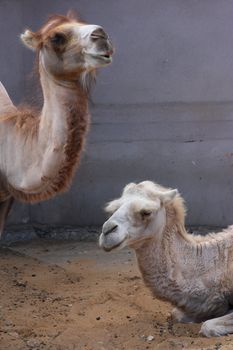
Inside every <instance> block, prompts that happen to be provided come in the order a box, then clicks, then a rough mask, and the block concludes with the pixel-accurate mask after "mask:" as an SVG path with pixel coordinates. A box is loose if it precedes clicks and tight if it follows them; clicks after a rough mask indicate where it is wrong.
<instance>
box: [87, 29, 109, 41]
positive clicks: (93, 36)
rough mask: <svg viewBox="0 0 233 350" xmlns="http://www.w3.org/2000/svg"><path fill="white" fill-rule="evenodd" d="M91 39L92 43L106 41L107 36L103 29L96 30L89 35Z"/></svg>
mask: <svg viewBox="0 0 233 350" xmlns="http://www.w3.org/2000/svg"><path fill="white" fill-rule="evenodd" d="M91 39H92V40H94V41H95V40H99V39H108V36H107V34H106V33H105V32H104V30H103V29H101V28H98V29H96V30H94V31H93V32H92V33H91Z"/></svg>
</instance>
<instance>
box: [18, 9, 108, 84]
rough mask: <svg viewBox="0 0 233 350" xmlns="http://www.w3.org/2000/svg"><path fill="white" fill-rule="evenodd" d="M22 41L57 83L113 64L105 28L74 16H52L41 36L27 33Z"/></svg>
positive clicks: (42, 28)
mask: <svg viewBox="0 0 233 350" xmlns="http://www.w3.org/2000/svg"><path fill="white" fill-rule="evenodd" d="M21 39H22V41H23V43H24V44H25V45H26V46H27V47H29V48H30V49H32V50H35V51H37V52H38V53H39V55H38V56H39V64H40V65H42V67H43V68H44V69H45V71H46V72H47V73H49V74H50V75H52V76H54V77H55V78H56V79H61V80H68V81H69V80H70V81H72V80H76V79H77V77H78V76H80V74H81V73H85V72H93V71H95V69H96V68H99V67H102V66H105V65H107V64H109V63H111V61H112V55H113V46H112V44H111V42H110V40H109V37H108V35H107V33H106V32H105V31H104V30H103V28H102V27H100V26H98V25H94V24H91V25H90V24H86V23H83V22H81V21H79V20H77V19H76V18H75V17H74V16H73V15H70V14H68V15H67V16H61V15H53V16H51V17H50V18H49V19H48V21H47V22H46V23H45V24H44V25H43V26H42V27H41V28H40V29H39V30H38V31H37V32H32V31H31V30H26V31H25V32H24V33H23V34H22V35H21Z"/></svg>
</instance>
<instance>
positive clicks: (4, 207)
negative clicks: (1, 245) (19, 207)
mask: <svg viewBox="0 0 233 350" xmlns="http://www.w3.org/2000/svg"><path fill="white" fill-rule="evenodd" d="M13 202H14V198H13V197H10V198H8V199H7V200H5V201H4V202H0V237H1V235H2V232H3V229H4V225H5V221H6V218H7V216H8V214H9V212H10V209H11V207H12V204H13Z"/></svg>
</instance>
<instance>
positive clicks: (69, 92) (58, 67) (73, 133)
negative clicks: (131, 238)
mask: <svg viewBox="0 0 233 350" xmlns="http://www.w3.org/2000/svg"><path fill="white" fill-rule="evenodd" d="M21 39H22V41H23V42H24V44H25V45H26V46H28V47H29V48H30V49H32V50H34V51H36V54H37V57H38V72H39V76H40V83H41V87H42V92H43V97H44V104H43V108H42V110H41V111H40V112H38V113H36V112H35V111H33V109H32V108H16V107H15V106H14V104H13V103H12V101H11V99H10V97H9V96H8V94H7V92H6V90H5V88H4V87H3V85H2V84H1V85H0V147H1V152H0V234H1V232H2V230H3V227H4V222H5V219H6V217H7V214H8V212H9V210H10V207H11V205H12V202H13V199H18V200H20V201H25V202H28V203H33V202H37V201H42V200H45V199H49V198H51V197H53V196H55V195H56V194H58V193H61V192H63V191H65V190H66V189H67V188H68V187H69V185H70V183H71V180H72V178H73V175H74V172H75V169H76V168H77V166H78V164H79V160H80V156H81V152H82V149H83V145H84V141H85V137H86V133H87V130H88V125H89V114H88V89H89V83H90V82H91V81H92V80H93V79H94V77H95V72H96V69H97V68H100V67H102V66H105V65H107V64H109V63H110V62H111V57H112V54H113V48H112V44H111V42H110V40H109V38H108V35H107V34H106V33H105V31H104V30H103V29H102V27H100V26H97V25H88V24H85V23H83V22H81V21H80V20H77V19H76V18H75V17H74V16H73V14H71V13H69V14H68V15H67V16H62V15H53V16H51V17H50V18H49V19H48V21H47V22H46V23H45V24H44V25H43V26H42V27H41V28H40V29H39V30H38V31H37V32H32V31H30V30H26V31H25V33H24V34H22V35H21Z"/></svg>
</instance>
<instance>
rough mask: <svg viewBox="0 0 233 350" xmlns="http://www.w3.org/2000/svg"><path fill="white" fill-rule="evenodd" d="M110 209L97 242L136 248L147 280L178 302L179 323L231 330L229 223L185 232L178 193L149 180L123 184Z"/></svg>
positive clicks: (207, 331)
mask: <svg viewBox="0 0 233 350" xmlns="http://www.w3.org/2000/svg"><path fill="white" fill-rule="evenodd" d="M166 193H167V194H166ZM165 196H166V199H165ZM169 196H170V199H168V198H169ZM151 200H152V201H154V203H155V207H154V209H153V207H152V205H151ZM112 203H115V206H113V207H111V204H112ZM116 203H117V204H118V205H117V206H116ZM158 203H159V204H158ZM135 208H137V209H136V212H135ZM139 208H140V214H141V221H140V222H139V221H138V210H139ZM148 208H151V209H150V211H149V212H148ZM109 209H110V210H111V209H114V213H113V214H112V216H111V217H110V218H109V220H108V221H107V222H106V223H105V224H104V226H103V232H102V234H101V236H100V245H101V246H102V247H103V248H104V249H105V250H111V249H114V248H115V247H123V246H125V245H129V246H131V247H132V248H134V249H135V251H136V255H137V259H138V265H139V269H140V271H141V273H142V277H143V280H144V282H145V284H146V285H147V286H148V287H149V288H150V290H151V291H152V293H153V295H155V296H156V297H158V298H160V299H162V300H166V301H170V302H171V303H172V304H173V305H174V306H176V308H177V309H175V311H174V312H173V316H174V318H175V319H176V320H177V321H180V322H202V321H205V322H204V323H203V325H202V328H201V332H202V333H203V334H204V335H206V336H219V335H224V334H228V333H233V313H231V312H232V311H233V227H232V226H231V227H229V228H228V229H225V230H224V231H222V232H219V233H210V234H209V235H207V236H204V237H203V236H195V235H191V234H189V233H187V231H186V230H185V228H184V217H185V207H184V203H183V199H182V198H181V196H180V195H179V194H177V195H175V196H174V197H173V194H172V192H171V190H170V189H166V188H164V187H161V186H158V185H157V184H154V183H152V182H149V181H144V182H142V183H140V184H138V185H136V184H131V185H129V186H127V187H126V188H125V190H124V191H123V194H122V197H121V198H119V199H117V200H115V201H113V202H110V203H109V204H108V207H107V210H109ZM143 213H146V220H145V217H144V215H145V214H143ZM118 237H120V242H119V239H118ZM206 320H207V321H206Z"/></svg>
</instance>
